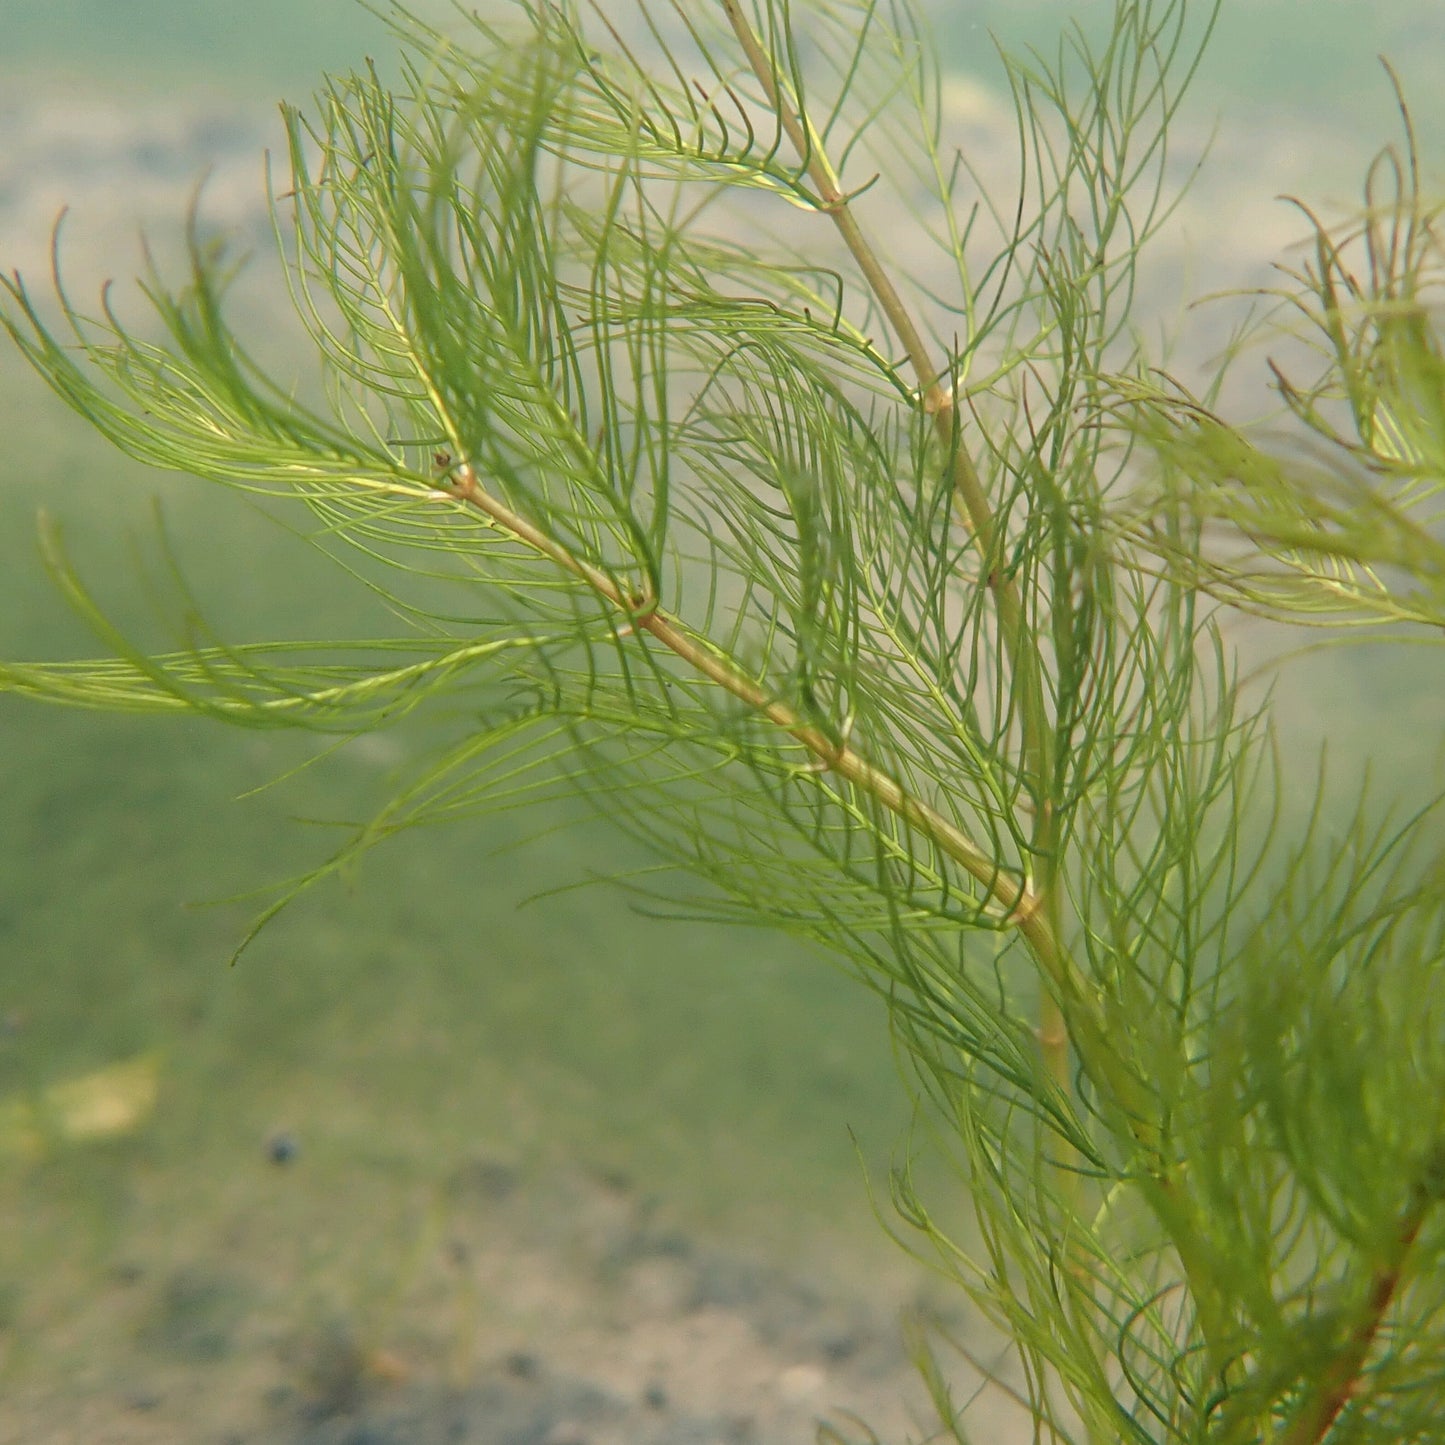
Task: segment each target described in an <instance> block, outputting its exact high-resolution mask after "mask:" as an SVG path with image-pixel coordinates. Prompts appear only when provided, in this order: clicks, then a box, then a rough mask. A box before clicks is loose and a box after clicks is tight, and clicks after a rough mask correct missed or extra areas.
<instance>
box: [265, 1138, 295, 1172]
mask: <svg viewBox="0 0 1445 1445" xmlns="http://www.w3.org/2000/svg"><path fill="white" fill-rule="evenodd" d="M300 1152H301V1145H300V1143H299V1141H298V1140H297V1138H296V1136H295V1135H294V1134H288V1133H286V1132H285V1131H284V1130H283V1131H282V1132H281V1133H279V1134H273V1135H272V1136H271V1137H270V1138H269V1139H268V1140H267V1141H266V1157H267V1158H268V1159H269V1160H270V1161H271V1162H272V1163H273V1164H290V1163H292V1162H293V1161H294V1160H295V1158H296V1156H297V1155H298V1154H299V1153H300Z"/></svg>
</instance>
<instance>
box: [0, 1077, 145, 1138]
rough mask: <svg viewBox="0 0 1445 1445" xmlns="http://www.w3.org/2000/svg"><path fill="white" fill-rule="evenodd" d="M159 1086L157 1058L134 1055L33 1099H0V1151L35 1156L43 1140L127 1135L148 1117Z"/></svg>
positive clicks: (14, 1096)
mask: <svg viewBox="0 0 1445 1445" xmlns="http://www.w3.org/2000/svg"><path fill="white" fill-rule="evenodd" d="M159 1087H160V1055H159V1054H157V1053H154V1052H152V1053H147V1054H138V1055H137V1056H136V1057H135V1058H133V1059H126V1060H125V1061H124V1062H122V1063H119V1064H110V1065H109V1066H107V1067H106V1068H104V1069H96V1070H95V1071H94V1072H92V1073H89V1074H80V1075H78V1076H77V1077H75V1078H73V1079H62V1080H61V1081H60V1082H59V1083H56V1084H51V1085H50V1086H49V1087H48V1088H46V1089H43V1090H41V1091H40V1093H39V1094H38V1095H35V1094H28V1095H18V1096H17V1095H11V1096H10V1097H9V1098H8V1099H0V1153H4V1154H18V1155H20V1156H21V1157H23V1158H30V1159H33V1158H38V1157H39V1156H40V1155H42V1154H44V1152H45V1146H46V1144H47V1142H64V1143H82V1142H85V1141H87V1140H91V1139H113V1138H116V1137H117V1136H119V1135H122V1134H129V1133H131V1132H132V1131H133V1130H135V1129H137V1128H139V1127H140V1125H141V1124H143V1123H144V1122H145V1120H146V1119H147V1118H148V1117H149V1115H150V1114H151V1112H152V1110H153V1109H154V1108H155V1104H156V1094H157V1092H158V1090H159Z"/></svg>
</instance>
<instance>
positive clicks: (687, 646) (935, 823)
mask: <svg viewBox="0 0 1445 1445" xmlns="http://www.w3.org/2000/svg"><path fill="white" fill-rule="evenodd" d="M438 490H439V491H445V492H446V494H447V495H448V496H451V497H454V498H455V499H456V500H458V501H462V502H465V503H467V504H468V505H469V506H471V507H475V508H476V509H477V511H479V512H481V513H483V514H484V515H485V516H487V517H488V518H490V519H491V520H492V521H493V522H495V523H496V524H497V525H498V526H499V527H501V528H503V529H504V530H506V531H508V532H510V533H511V534H512V535H513V536H515V537H517V538H518V539H519V540H520V541H523V542H525V543H527V544H528V545H529V546H531V547H534V548H535V549H536V550H537V551H538V552H540V553H542V555H544V556H546V557H548V558H550V559H551V560H552V561H553V562H555V563H556V564H557V565H558V566H559V567H561V568H562V569H563V570H564V571H567V572H570V573H572V575H573V576H575V577H578V578H580V579H581V580H583V581H584V582H586V583H587V585H588V586H589V587H591V589H592V590H593V591H594V592H595V593H597V595H598V596H599V597H602V598H603V599H605V600H606V601H607V602H609V603H611V604H612V606H614V607H616V608H617V609H618V611H620V612H623V613H625V614H626V615H627V617H628V620H629V624H630V626H631V627H632V628H633V629H634V630H635V631H637V632H639V633H647V634H648V635H649V636H650V637H652V638H653V639H654V640H655V641H657V642H659V643H661V644H662V646H664V647H665V648H667V649H668V651H670V652H672V653H674V654H675V655H676V656H677V657H679V658H681V659H682V660H683V661H684V662H686V663H687V664H688V665H689V666H690V667H692V668H694V669H695V670H696V671H697V672H699V673H701V674H702V675H703V676H704V677H706V678H708V679H709V681H711V682H714V683H716V684H717V685H718V686H719V687H721V688H723V689H724V690H725V691H727V692H729V693H731V694H732V695H733V696H734V697H735V698H737V699H738V700H739V701H740V702H742V703H744V704H746V706H748V707H749V708H752V709H753V710H754V711H756V712H758V713H760V714H761V715H762V716H764V717H766V718H767V719H768V720H769V721H771V722H773V723H776V724H777V725H778V727H779V728H781V729H782V730H783V731H784V732H786V733H787V734H788V735H789V736H790V737H792V738H793V739H794V740H795V741H796V742H799V743H801V744H802V745H803V747H805V748H806V749H807V750H808V751H809V752H810V753H812V755H813V756H814V758H816V759H817V761H818V762H819V763H820V764H821V765H822V767H823V768H825V769H826V770H828V771H829V772H833V773H836V774H837V775H838V776H839V777H841V778H845V779H846V780H847V781H848V782H850V783H852V784H853V785H854V786H855V787H858V788H860V789H862V790H863V791H864V792H865V793H867V794H868V795H869V796H870V797H872V798H874V799H875V800H876V801H877V802H879V803H881V804H882V805H883V806H884V807H885V808H887V809H888V810H889V811H890V812H892V813H894V814H896V815H897V816H898V817H900V818H902V819H903V820H904V821H905V822H907V823H908V824H909V825H910V826H911V827H913V828H916V829H917V830H918V831H919V832H921V833H922V834H924V836H925V837H927V838H928V839H930V841H932V842H933V843H935V844H937V846H938V847H939V848H940V849H941V850H942V851H943V852H944V853H945V854H947V856H948V857H950V858H952V859H953V860H954V862H956V863H957V864H958V865H959V866H960V867H961V868H963V870H964V871H965V872H966V873H968V874H969V875H970V876H971V877H972V878H974V879H975V880H977V881H978V882H980V883H983V884H986V885H987V886H988V888H989V890H990V892H991V893H992V894H993V896H994V897H995V898H996V899H997V901H998V903H999V905H1000V906H1001V907H1002V908H1003V910H1004V911H1005V913H1006V915H1007V917H1008V919H1009V921H1012V922H1015V923H1017V924H1018V925H1019V926H1020V927H1021V928H1024V929H1025V930H1027V929H1028V927H1029V926H1030V925H1032V924H1035V923H1036V922H1037V920H1038V915H1039V904H1040V898H1039V895H1038V894H1037V893H1035V892H1034V891H1033V890H1032V888H1031V887H1030V886H1029V883H1028V881H1027V879H1018V878H1015V877H1014V876H1013V875H1012V874H1010V873H1008V872H1007V871H1006V870H1004V869H1002V868H1000V867H999V865H998V864H997V862H995V861H994V859H993V858H991V857H990V856H989V855H988V854H987V853H985V852H984V851H983V850H982V849H981V848H979V847H978V845H977V844H975V843H974V842H973V841H972V840H971V839H970V838H969V837H968V836H967V835H966V834H964V833H963V832H962V831H960V829H958V828H957V827H955V826H954V824H952V823H950V822H949V821H948V819H947V818H945V817H943V815H942V814H940V813H938V812H937V811H936V810H934V809H933V808H930V807H929V806H928V805H927V804H926V803H923V802H921V801H920V800H919V799H917V798H914V797H912V796H910V795H909V794H908V793H907V792H906V791H905V789H904V788H903V787H902V786H901V785H900V784H899V783H898V781H897V780H896V779H895V778H892V777H890V776H889V775H888V774H887V773H885V772H883V771H882V770H881V769H880V768H877V767H875V766H874V765H873V764H872V763H870V762H869V761H868V760H867V759H866V758H865V757H864V756H863V755H862V754H861V753H859V752H858V751H857V750H856V749H854V748H851V747H849V746H848V745H847V744H846V743H836V742H834V741H833V740H832V739H831V738H829V737H828V736H827V734H826V733H824V732H822V731H820V730H819V729H818V728H816V727H813V726H810V725H809V724H808V723H806V722H804V721H803V719H802V718H801V717H800V716H799V715H798V714H797V713H796V712H794V711H793V709H792V708H790V707H788V705H787V704H786V703H784V702H782V701H780V700H779V699H778V698H776V697H773V696H771V695H770V694H769V693H768V692H767V691H766V689H764V688H763V687H761V686H760V685H759V684H758V683H757V682H755V681H754V680H753V679H752V678H750V677H748V676H747V675H746V674H745V673H744V672H742V671H741V670H740V669H739V668H738V667H737V666H736V665H735V664H734V663H733V662H731V661H730V660H729V659H728V658H726V657H724V656H723V655H722V654H720V653H718V652H717V651H716V650H715V649H714V648H713V647H711V646H710V645H709V644H708V643H707V642H706V641H704V640H703V639H701V638H699V637H697V636H696V635H695V634H693V633H692V632H690V631H689V630H688V629H687V628H685V627H684V626H683V625H682V624H681V623H679V622H678V621H677V620H675V619H674V618H672V617H669V616H668V615H667V613H665V612H663V611H662V610H661V609H659V608H658V607H657V606H656V605H655V601H654V599H652V598H649V597H641V596H635V595H629V594H628V593H627V592H626V591H625V590H624V589H623V588H622V587H621V586H619V585H618V583H617V582H616V581H615V580H614V579H613V578H612V577H610V576H608V574H607V573H605V572H603V571H602V570H601V569H600V568H597V567H594V566H592V565H591V564H590V563H588V562H584V561H582V560H581V559H580V558H578V557H574V556H573V555H572V554H571V553H570V552H569V551H568V550H567V549H566V548H565V547H564V546H562V544H561V543H559V542H557V541H556V540H555V539H553V538H551V537H549V536H547V534H546V533H545V532H544V531H542V529H541V528H540V527H538V526H537V525H536V524H535V523H533V522H531V521H529V520H528V519H527V518H525V517H523V516H521V515H519V514H518V513H517V512H514V511H513V510H512V509H511V508H510V507H508V506H506V505H505V504H504V503H503V502H502V501H500V500H499V499H498V498H497V497H495V496H493V495H492V494H491V493H490V492H488V491H487V490H486V488H485V487H483V486H482V485H481V483H480V482H479V481H478V479H477V474H476V472H475V470H474V469H473V468H472V466H471V464H470V463H467V462H463V463H461V464H460V465H458V466H457V467H455V469H454V470H453V471H452V474H451V478H450V481H449V484H448V485H446V486H445V487H441V488H438Z"/></svg>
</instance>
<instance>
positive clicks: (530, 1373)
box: [502, 1350, 542, 1380]
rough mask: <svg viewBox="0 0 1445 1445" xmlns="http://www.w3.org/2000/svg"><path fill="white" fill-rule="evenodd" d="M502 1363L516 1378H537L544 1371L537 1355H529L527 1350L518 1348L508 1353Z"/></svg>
mask: <svg viewBox="0 0 1445 1445" xmlns="http://www.w3.org/2000/svg"><path fill="white" fill-rule="evenodd" d="M502 1364H503V1367H504V1368H505V1369H506V1371H507V1373H508V1374H509V1375H510V1376H511V1377H512V1378H513V1379H514V1380H535V1379H536V1378H537V1376H538V1375H539V1374H541V1372H542V1363H541V1361H540V1360H538V1358H537V1357H536V1355H529V1354H528V1353H527V1352H526V1351H525V1350H517V1351H516V1352H515V1353H513V1354H510V1355H508V1356H507V1358H506V1359H505V1360H504V1361H503V1362H502Z"/></svg>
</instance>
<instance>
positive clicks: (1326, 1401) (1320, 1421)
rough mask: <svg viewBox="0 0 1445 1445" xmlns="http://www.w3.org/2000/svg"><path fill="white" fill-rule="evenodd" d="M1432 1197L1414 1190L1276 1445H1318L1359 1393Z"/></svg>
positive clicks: (1423, 1188)
mask: <svg viewBox="0 0 1445 1445" xmlns="http://www.w3.org/2000/svg"><path fill="white" fill-rule="evenodd" d="M1434 1202H1435V1195H1434V1194H1433V1192H1432V1191H1431V1190H1430V1189H1429V1188H1427V1187H1426V1186H1424V1185H1419V1186H1417V1187H1416V1189H1415V1192H1414V1197H1413V1198H1412V1199H1411V1201H1410V1205H1409V1207H1408V1208H1407V1209H1406V1211H1405V1213H1404V1216H1403V1217H1402V1218H1401V1220H1400V1223H1399V1225H1398V1227H1397V1229H1396V1231H1395V1235H1394V1239H1393V1240H1392V1242H1391V1247H1390V1251H1389V1253H1388V1255H1387V1256H1386V1258H1385V1259H1384V1261H1383V1262H1381V1263H1380V1264H1379V1265H1377V1266H1376V1268H1375V1269H1374V1271H1373V1273H1372V1274H1371V1275H1370V1279H1369V1282H1368V1284H1367V1286H1366V1288H1365V1293H1364V1298H1363V1299H1362V1300H1361V1301H1360V1307H1359V1311H1358V1313H1357V1315H1356V1318H1355V1323H1354V1325H1353V1326H1352V1327H1351V1329H1350V1332H1349V1335H1348V1337H1347V1338H1346V1340H1345V1344H1344V1347H1343V1348H1342V1349H1341V1350H1340V1353H1339V1354H1338V1355H1337V1356H1336V1357H1335V1358H1334V1360H1333V1361H1331V1362H1330V1364H1329V1365H1328V1366H1327V1367H1326V1368H1325V1369H1324V1370H1323V1371H1322V1372H1321V1374H1320V1376H1319V1380H1318V1383H1317V1384H1316V1385H1315V1388H1314V1391H1313V1393H1312V1394H1310V1395H1308V1396H1307V1397H1306V1399H1305V1401H1304V1404H1303V1405H1301V1407H1300V1409H1299V1411H1298V1413H1297V1414H1296V1415H1295V1417H1294V1419H1293V1420H1291V1421H1290V1423H1289V1425H1288V1426H1286V1427H1285V1430H1284V1432H1283V1434H1281V1435H1278V1436H1276V1437H1275V1445H1320V1442H1321V1441H1323V1440H1324V1439H1325V1437H1326V1436H1327V1435H1328V1434H1329V1432H1330V1429H1331V1428H1332V1427H1333V1425H1334V1423H1335V1421H1336V1420H1337V1419H1338V1418H1339V1417H1340V1414H1341V1413H1342V1412H1343V1410H1344V1409H1345V1407H1346V1406H1347V1405H1348V1404H1349V1403H1350V1401H1352V1400H1354V1399H1357V1398H1358V1397H1359V1396H1360V1395H1361V1394H1363V1393H1364V1388H1365V1386H1364V1372H1365V1363H1366V1361H1367V1360H1368V1359H1369V1357H1370V1352H1371V1350H1373V1349H1374V1346H1375V1341H1376V1340H1377V1339H1378V1338H1379V1335H1380V1330H1381V1329H1382V1328H1383V1326H1384V1323H1385V1315H1386V1314H1387V1313H1388V1312H1389V1309H1390V1306H1391V1305H1392V1304H1393V1303H1394V1301H1395V1298H1396V1296H1397V1295H1398V1294H1399V1292H1400V1284H1401V1281H1402V1279H1403V1277H1404V1272H1405V1264H1406V1261H1407V1259H1408V1258H1409V1254H1410V1251H1411V1250H1412V1249H1413V1248H1414V1246H1415V1241H1416V1240H1417V1239H1418V1238H1419V1237H1420V1229H1421V1226H1422V1225H1423V1224H1424V1222H1425V1215H1426V1213H1427V1212H1428V1211H1429V1208H1430V1205H1431V1204H1432V1203H1434Z"/></svg>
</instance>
